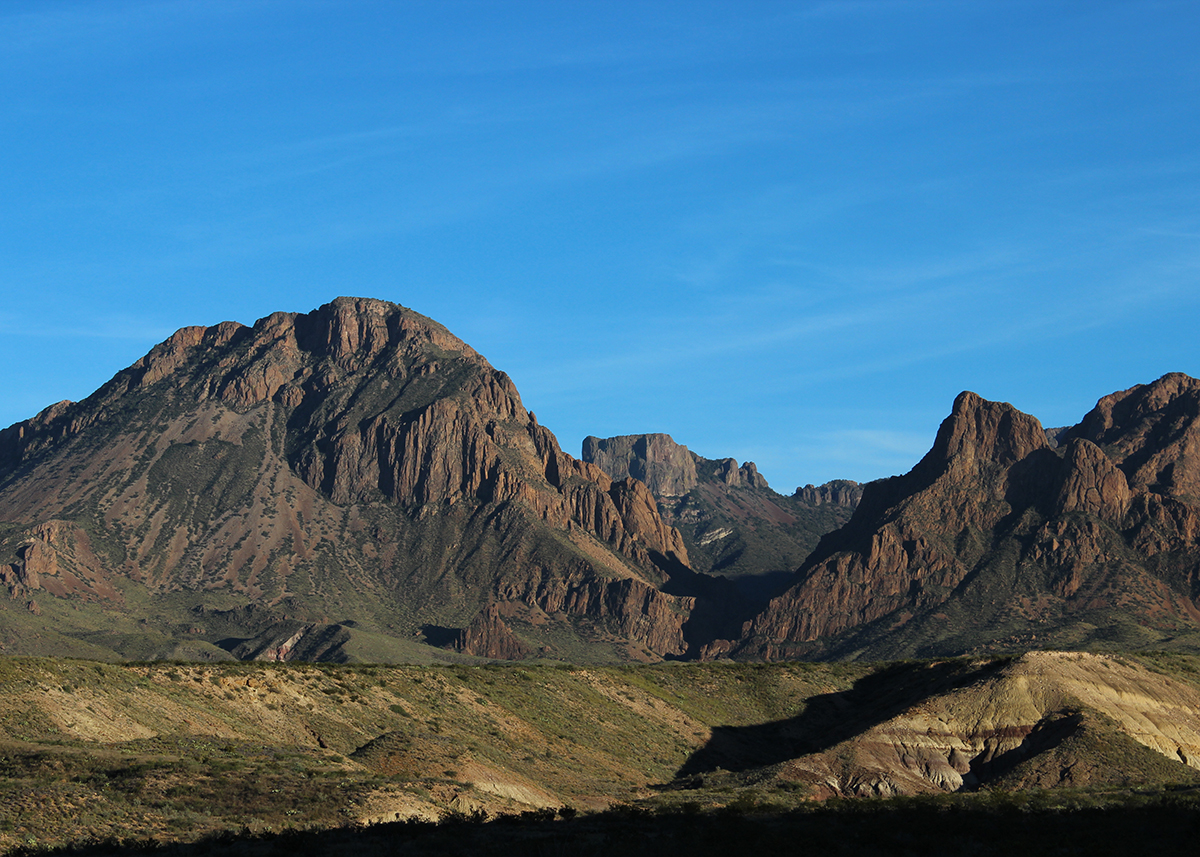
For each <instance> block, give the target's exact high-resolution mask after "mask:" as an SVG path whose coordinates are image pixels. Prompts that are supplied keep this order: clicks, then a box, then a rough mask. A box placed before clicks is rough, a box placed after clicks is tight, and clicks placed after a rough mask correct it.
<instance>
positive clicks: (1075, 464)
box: [709, 374, 1200, 658]
mask: <svg viewBox="0 0 1200 857" xmlns="http://www.w3.org/2000/svg"><path fill="white" fill-rule="evenodd" d="M1198 414H1200V381H1197V380H1196V379H1193V378H1189V377H1188V376H1186V375H1180V374H1173V375H1167V376H1165V377H1163V378H1161V379H1159V380H1158V381H1156V382H1154V383H1153V384H1150V385H1141V386H1138V387H1135V388H1133V389H1131V390H1127V391H1125V392H1123V393H1118V394H1114V395H1113V396H1108V397H1106V398H1105V399H1102V400H1101V401H1100V403H1099V404H1098V405H1097V406H1096V408H1095V409H1094V410H1093V411H1092V412H1090V413H1089V414H1088V415H1087V416H1086V417H1085V418H1084V420H1083V421H1082V422H1081V423H1080V424H1079V425H1078V426H1075V427H1072V428H1070V429H1068V430H1067V431H1066V432H1064V433H1063V434H1062V437H1063V439H1064V445H1062V446H1060V447H1057V448H1056V447H1054V446H1052V445H1051V442H1050V441H1049V440H1048V438H1047V434H1046V432H1045V431H1043V429H1042V427H1041V425H1040V423H1038V421H1037V420H1036V419H1035V418H1033V417H1031V416H1029V415H1028V414H1023V413H1021V412H1020V411H1018V410H1016V409H1015V408H1013V407H1012V406H1011V405H1008V404H1004V403H998V402H988V401H985V400H983V399H981V398H979V397H978V396H976V395H975V394H973V393H963V394H962V395H960V396H959V397H958V399H957V400H956V401H955V403H954V409H953V412H952V413H951V415H950V416H949V417H948V418H947V419H946V420H945V422H943V423H942V426H941V428H940V429H939V431H938V435H937V439H936V441H935V442H934V445H933V448H932V449H931V450H930V452H929V453H928V454H927V455H926V456H925V458H923V459H922V460H921V461H920V462H919V463H918V464H917V466H916V467H914V468H913V469H912V471H910V472H909V473H908V474H906V475H904V476H900V477H894V478H892V479H888V480H883V481H881V482H876V483H871V484H869V485H867V486H866V487H865V490H864V494H863V499H862V502H861V504H860V505H859V507H858V509H857V510H856V512H855V514H854V516H853V518H852V519H851V521H850V522H849V523H848V524H847V525H846V526H845V527H844V528H842V529H841V530H840V531H838V532H836V533H833V534H830V535H829V536H827V537H825V539H823V540H822V542H821V545H820V546H819V547H818V549H817V550H816V551H815V552H814V553H813V555H812V556H811V557H810V558H809V560H808V561H806V562H805V564H804V565H803V566H802V567H801V568H800V569H799V570H798V572H797V574H796V577H795V581H794V583H793V585H792V586H791V587H790V588H789V589H788V591H787V592H785V593H784V594H782V595H780V596H779V597H778V598H776V599H774V600H773V601H772V603H771V604H770V605H769V606H768V607H767V609H766V610H764V611H763V612H762V613H761V614H760V615H759V616H758V617H757V618H755V619H754V621H753V622H752V623H749V624H748V625H747V627H746V628H745V629H744V638H743V640H742V641H740V643H737V644H726V643H718V644H716V645H714V646H713V647H712V648H711V649H710V650H709V651H710V654H717V653H720V652H724V651H735V652H738V653H740V654H743V655H746V654H755V655H758V656H765V657H770V658H774V657H783V656H807V657H813V656H821V657H829V656H835V657H858V656H876V657H883V656H886V657H896V656H911V655H918V656H924V655H933V654H939V653H949V652H970V651H988V650H1011V649H1015V648H1024V647H1030V646H1033V647H1039V648H1040V647H1043V646H1050V647H1056V648H1121V647H1126V648H1128V647H1135V648H1146V647H1150V646H1167V647H1176V648H1188V649H1195V648H1196V647H1197V646H1198V645H1200V633H1198V622H1200V601H1198V599H1200V508H1198V507H1197V506H1196V505H1195V497H1196V493H1195V492H1196V486H1197V484H1198V480H1200V455H1198V449H1200V445H1198V444H1197V435H1198V432H1200V417H1198V416H1197V415H1198ZM1098 444H1099V445H1098Z"/></svg>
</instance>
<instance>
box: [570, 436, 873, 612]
mask: <svg viewBox="0 0 1200 857" xmlns="http://www.w3.org/2000/svg"><path fill="white" fill-rule="evenodd" d="M583 459H584V461H586V462H589V463H591V464H593V465H595V466H597V467H599V468H601V469H603V470H604V471H605V472H606V473H608V474H609V475H610V476H612V477H613V478H614V479H623V478H625V477H629V476H632V477H636V478H637V479H639V480H641V481H642V482H644V483H645V484H646V486H647V487H648V488H649V490H650V492H651V493H652V494H653V495H654V498H655V499H656V500H657V503H658V512H659V514H660V515H661V517H662V518H663V519H664V520H665V521H666V522H667V523H668V524H670V525H672V526H674V527H675V528H677V529H678V530H679V532H680V533H681V534H682V537H683V542H684V544H685V545H686V549H687V554H688V557H689V558H690V561H691V563H692V565H693V567H694V568H695V569H696V570H698V571H703V572H708V573H712V574H720V575H722V576H725V577H727V578H729V579H731V580H733V581H735V584H736V586H737V587H738V589H739V590H740V594H739V593H734V594H733V595H732V596H726V600H729V599H730V598H731V599H732V601H731V605H730V606H731V607H732V608H733V612H737V611H741V610H745V609H749V608H748V607H746V605H744V604H742V603H740V599H747V598H748V599H749V600H750V601H751V602H753V601H761V600H763V599H764V598H765V596H766V594H768V593H770V592H771V590H772V587H773V586H775V585H776V583H777V580H778V578H779V576H780V575H783V574H786V573H788V572H790V571H792V570H793V569H795V568H796V566H798V565H799V564H800V563H801V562H802V561H803V559H804V558H805V557H806V556H807V555H808V554H809V552H810V551H811V550H812V549H813V548H814V547H815V546H816V544H817V541H818V540H819V539H820V537H821V536H822V535H824V534H825V533H827V532H829V531H831V530H833V529H836V528H837V527H838V526H839V525H841V524H842V523H844V522H845V521H846V520H847V519H848V518H849V516H850V513H851V512H852V511H853V509H854V506H855V505H856V504H857V502H858V497H859V496H860V492H859V491H857V490H855V489H856V488H857V486H856V485H855V483H851V482H839V483H831V485H830V486H822V487H821V488H820V489H813V492H812V494H811V496H809V495H802V494H801V492H799V491H798V492H797V493H796V495H795V496H792V497H785V496H783V495H781V494H778V493H776V492H775V491H772V490H771V488H770V486H769V484H768V483H767V480H766V478H765V477H764V476H763V475H762V474H760V473H759V472H758V468H757V467H756V466H755V464H754V462H753V461H747V462H745V463H744V464H741V465H739V464H738V463H737V460H736V459H733V458H722V459H707V458H703V457H701V456H699V455H697V454H696V453H694V452H691V451H690V450H689V449H688V448H687V447H686V446H683V445H682V444H678V443H675V441H674V440H672V439H671V437H670V436H669V435H665V434H643V435H624V436H621V437H610V438H603V439H601V438H596V437H588V438H586V439H585V440H584V442H583ZM733 601H737V602H739V603H738V604H736V605H733V604H732V602H733ZM726 618H727V619H732V613H731V615H730V616H729V617H726ZM743 618H744V617H743ZM741 621H742V619H737V620H736V623H735V625H734V627H736V626H737V625H740V623H741Z"/></svg>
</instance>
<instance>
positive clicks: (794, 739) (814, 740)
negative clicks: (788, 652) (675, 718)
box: [676, 659, 1008, 777]
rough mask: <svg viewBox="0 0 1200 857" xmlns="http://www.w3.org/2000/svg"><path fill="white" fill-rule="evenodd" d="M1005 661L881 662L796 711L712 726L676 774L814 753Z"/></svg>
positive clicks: (747, 766)
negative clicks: (755, 721)
mask: <svg viewBox="0 0 1200 857" xmlns="http://www.w3.org/2000/svg"><path fill="white" fill-rule="evenodd" d="M1007 663H1008V661H1007V660H1005V659H999V660H994V661H990V662H988V663H986V664H983V665H979V664H972V663H969V662H966V661H959V660H952V661H934V662H931V663H900V664H893V665H891V666H887V667H884V668H883V669H881V670H879V671H877V672H874V673H871V674H870V675H868V676H865V677H863V678H861V679H859V680H858V681H857V682H855V684H854V686H853V687H852V688H850V689H849V690H846V691H840V692H838V693H827V694H822V695H820V696H815V697H812V698H811V699H809V700H808V704H807V705H806V706H805V709H804V712H803V713H802V714H800V715H799V716H797V717H791V718H788V719H787V720H775V721H772V722H770V723H758V724H754V725H752V726H718V727H716V728H714V729H713V731H712V737H711V738H710V739H709V741H708V743H707V744H705V745H704V746H703V747H701V748H700V749H699V750H697V751H696V752H695V753H693V754H692V755H691V756H690V757H689V758H688V760H687V761H686V762H685V763H684V764H683V766H682V767H680V769H679V770H678V771H677V772H676V776H677V777H688V776H693V775H695V774H702V773H705V772H708V771H715V770H716V769H717V768H723V769H724V770H726V771H745V770H749V769H750V768H758V767H763V766H765V765H773V764H776V763H778V762H785V761H787V760H788V759H794V758H797V757H798V756H804V755H808V754H809V753H819V752H821V751H823V750H827V749H829V748H830V747H833V746H834V745H836V744H839V743H841V742H842V741H845V740H846V739H848V738H853V737H854V736H855V735H858V734H860V733H862V732H865V731H866V730H868V729H870V728H871V727H872V726H875V725H877V724H879V723H882V722H884V721H885V720H888V719H890V718H892V717H895V716H896V715H897V714H900V713H901V712H902V711H905V710H906V709H908V708H911V707H912V706H914V705H916V704H917V703H919V702H921V701H922V700H924V699H928V698H929V697H931V696H936V695H938V694H942V693H945V692H946V691H948V690H951V689H953V688H956V687H963V686H966V685H969V684H972V683H974V682H976V681H979V680H981V679H984V678H986V677H988V676H990V675H992V674H994V673H995V672H996V671H998V670H1000V669H1002V668H1003V667H1004V666H1005V665H1007Z"/></svg>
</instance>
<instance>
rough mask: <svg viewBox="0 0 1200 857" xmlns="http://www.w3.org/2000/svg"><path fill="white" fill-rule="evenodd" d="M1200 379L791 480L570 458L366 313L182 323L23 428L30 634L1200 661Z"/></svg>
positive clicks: (12, 438) (459, 364)
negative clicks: (879, 462)
mask: <svg viewBox="0 0 1200 857" xmlns="http://www.w3.org/2000/svg"><path fill="white" fill-rule="evenodd" d="M1198 419H1200V382H1198V381H1197V380H1195V379H1193V378H1190V377H1188V376H1186V375H1182V374H1172V375H1167V376H1165V377H1163V378H1161V379H1159V380H1157V381H1155V382H1153V383H1151V384H1147V385H1139V386H1137V387H1134V388H1132V389H1130V390H1126V391H1123V392H1119V393H1114V394H1113V395H1111V396H1107V397H1105V398H1104V399H1102V400H1101V401H1100V402H1099V403H1098V404H1097V406H1096V408H1094V409H1093V410H1092V411H1091V412H1090V413H1088V414H1087V415H1086V416H1084V418H1083V420H1082V421H1081V422H1080V423H1079V424H1078V425H1075V426H1071V427H1065V428H1060V429H1052V430H1049V431H1047V430H1045V429H1044V428H1043V427H1042V426H1041V424H1040V423H1039V422H1038V421H1037V420H1036V419H1035V418H1034V417H1032V416H1030V415H1027V414H1024V413H1021V412H1020V411H1018V410H1016V409H1015V408H1013V407H1012V406H1011V405H1007V404H1004V403H998V402H989V401H986V400H984V399H981V398H980V397H979V396H976V395H975V394H973V393H963V394H962V395H960V396H959V397H958V399H957V400H956V401H955V402H954V405H953V409H952V412H951V414H950V416H949V417H947V419H946V420H945V422H944V423H943V424H942V426H941V428H940V430H939V431H938V434H937V436H936V438H935V439H934V441H933V447H932V449H931V450H930V452H929V453H928V454H927V455H926V456H925V457H924V458H923V459H922V460H921V461H920V462H919V463H918V464H917V465H916V466H915V467H914V468H913V469H912V471H910V472H909V473H908V474H906V475H904V476H898V477H893V478H891V479H885V480H880V481H878V482H872V483H869V484H867V485H865V486H859V485H856V484H855V483H852V482H848V481H838V482H834V483H830V484H828V485H825V486H811V485H810V486H805V487H804V488H800V489H797V491H796V492H795V493H794V494H792V495H782V494H778V493H776V492H774V491H772V490H771V489H770V487H769V485H768V484H767V481H766V479H765V478H763V476H762V475H761V474H759V473H758V472H757V468H755V466H754V465H753V463H751V462H746V463H743V464H740V465H739V464H738V463H737V462H736V461H734V460H733V459H720V460H709V459H704V458H701V457H700V456H697V455H695V454H694V453H692V452H690V451H689V450H688V449H687V448H686V447H684V446H682V445H679V444H676V443H675V442H674V441H673V440H672V439H671V438H670V437H669V436H667V435H663V434H646V435H630V436H626V437H618V438H607V439H599V438H591V437H589V438H587V439H586V440H585V441H584V444H583V450H582V455H581V457H580V458H575V457H573V456H571V455H569V454H567V453H565V452H564V451H563V450H562V448H561V447H560V445H559V442H558V440H557V439H556V438H555V436H554V435H553V434H552V433H551V431H550V430H549V429H548V428H546V427H544V426H542V425H540V424H539V423H538V421H537V419H536V417H535V416H534V414H533V413H531V412H529V411H527V410H526V409H525V408H524V406H523V405H522V403H521V399H520V396H519V394H518V392H517V389H516V387H515V385H514V384H513V382H512V380H511V379H509V378H508V376H507V375H505V374H504V373H503V372H501V371H499V370H497V369H495V368H493V367H492V366H491V365H490V364H489V363H488V362H487V360H485V359H484V358H483V357H482V356H481V355H479V354H478V353H476V352H475V351H474V349H472V348H471V347H470V346H469V345H467V344H466V343H464V342H462V341H461V340H460V339H458V338H457V337H455V336H454V335H452V334H451V333H450V332H449V331H447V330H446V329H445V328H444V327H442V326H441V325H439V324H437V323H436V322H434V321H432V320H430V319H428V318H425V317H423V316H421V315H419V314H417V313H415V312H413V311H411V310H409V309H406V308H404V307H401V306H398V305H395V304H390V303H386V302H382V301H376V300H369V299H360V298H338V299H337V300H335V301H333V302H331V303H329V304H327V305H325V306H323V307H320V308H318V309H316V310H314V311H313V312H310V313H306V314H295V313H275V314H273V315H271V316H268V317H266V318H264V319H261V320H259V321H258V322H256V323H255V324H254V325H253V326H244V325H240V324H236V323H232V322H225V323H222V324H219V325H216V326H213V327H207V328H203V327H190V328H184V329H182V330H180V331H178V332H177V333H175V334H174V335H173V336H172V337H170V338H169V339H168V340H167V341H165V342H163V343H162V344H160V345H158V346H156V347H155V348H153V349H152V350H151V351H150V353H149V354H147V355H146V356H145V357H143V358H142V359H141V360H139V361H137V363H135V364H134V365H133V366H131V367H129V368H128V369H125V370H122V371H121V372H119V373H118V374H117V375H116V376H115V377H114V378H113V379H112V380H111V381H109V382H108V383H107V384H105V385H104V386H103V387H101V388H100V389H99V390H97V391H96V392H95V393H93V394H92V395H91V396H89V397H88V398H87V399H85V400H84V401H82V402H78V403H72V402H62V403H59V404H56V405H53V406H51V407H49V408H47V409H46V410H44V411H43V412H41V413H40V414H38V415H37V416H35V417H33V418H31V419H29V420H26V421H23V422H20V423H17V424H16V425H13V426H11V427H9V428H7V429H5V430H3V431H2V432H0V583H3V585H4V586H5V587H6V588H7V591H8V594H9V595H10V598H9V599H8V600H7V602H3V603H0V646H2V647H3V649H2V651H5V652H9V653H28V654H66V655H75V656H82V657H101V658H108V659H111V658H121V659H153V658H175V659H188V660H199V659H213V660H216V659H221V660H224V659H274V660H292V659H302V660H334V661H374V662H381V661H393V662H428V661H431V660H469V659H472V658H478V657H483V658H504V659H517V658H527V657H544V658H552V659H558V660H568V661H574V662H596V661H623V660H637V661H655V660H661V659H664V658H667V659H670V658H693V659H695V658H723V657H733V658H751V659H757V658H766V659H779V658H793V657H804V658H819V659H830V658H832V659H848V658H849V659H853V658H895V657H912V656H934V655H946V654H961V653H972V654H982V653H991V652H998V651H1010V650H1023V649H1029V648H1051V647H1053V648H1074V649H1114V648H1130V647H1137V648H1149V647H1155V648H1167V649H1170V648H1175V649H1185V650H1191V651H1197V650H1200V633H1198V632H1200V625H1198V620H1200V600H1198V599H1200V544H1198V539H1200V440H1198V432H1200V430H1198V428H1197V425H1198V423H1197V420H1198Z"/></svg>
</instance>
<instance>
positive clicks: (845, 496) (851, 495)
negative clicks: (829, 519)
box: [793, 479, 863, 512]
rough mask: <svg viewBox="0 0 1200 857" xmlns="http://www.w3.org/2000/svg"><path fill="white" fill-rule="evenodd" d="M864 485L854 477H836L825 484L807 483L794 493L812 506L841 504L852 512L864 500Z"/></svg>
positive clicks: (802, 501)
mask: <svg viewBox="0 0 1200 857" xmlns="http://www.w3.org/2000/svg"><path fill="white" fill-rule="evenodd" d="M862 492H863V489H862V486H861V485H859V484H858V483H857V482H855V481H853V480H852V479H834V480H833V481H832V482H826V483H825V484H824V485H811V484H809V485H805V486H803V487H802V488H797V489H796V493H795V494H794V495H793V496H794V497H795V498H796V499H797V500H799V501H800V502H801V503H807V504H808V505H810V506H841V507H843V508H845V509H847V510H849V511H850V512H853V511H854V510H855V508H857V506H858V504H859V502H860V501H861V500H862Z"/></svg>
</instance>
